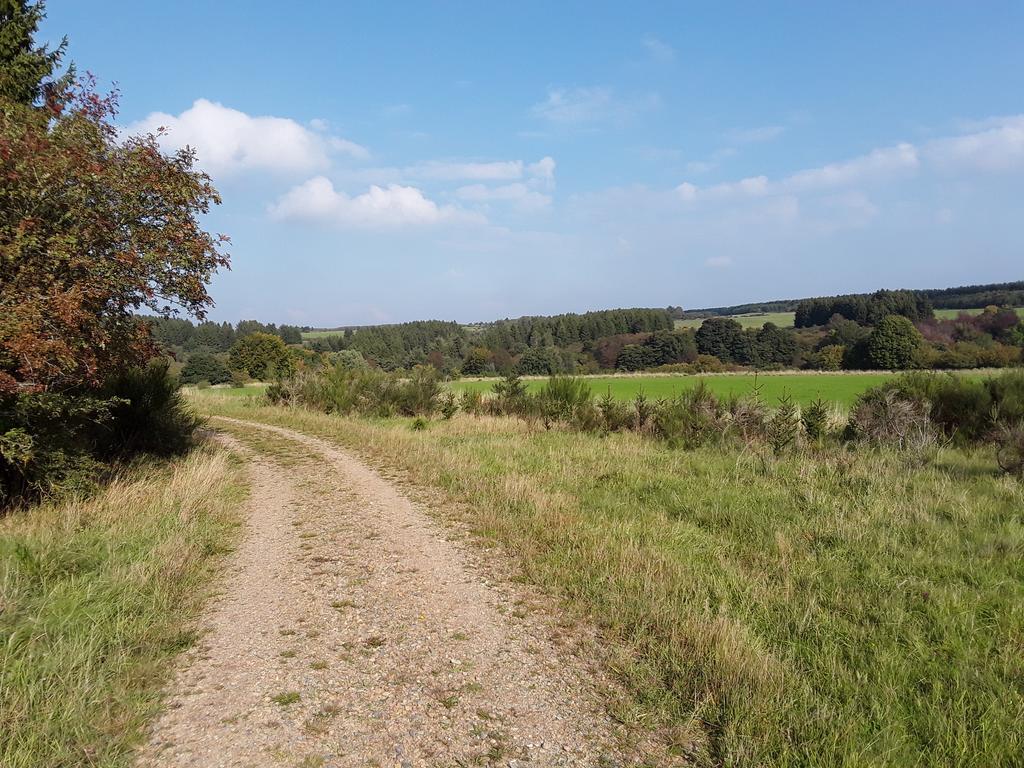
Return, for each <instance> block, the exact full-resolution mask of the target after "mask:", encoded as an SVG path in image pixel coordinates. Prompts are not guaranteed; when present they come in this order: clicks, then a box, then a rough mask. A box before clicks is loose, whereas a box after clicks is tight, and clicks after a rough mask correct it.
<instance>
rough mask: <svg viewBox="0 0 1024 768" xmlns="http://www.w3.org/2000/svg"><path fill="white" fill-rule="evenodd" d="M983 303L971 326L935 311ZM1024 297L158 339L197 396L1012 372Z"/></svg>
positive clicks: (816, 303) (178, 322) (162, 330)
mask: <svg viewBox="0 0 1024 768" xmlns="http://www.w3.org/2000/svg"><path fill="white" fill-rule="evenodd" d="M974 301H978V302H986V303H982V304H972V305H971V306H970V307H964V308H970V309H972V310H975V311H973V312H971V313H961V314H959V315H957V316H954V317H937V316H936V314H935V311H934V310H935V309H936V308H937V305H940V306H939V307H938V308H948V307H949V305H951V304H954V305H955V304H964V303H971V302H974ZM1020 304H1024V283H1000V284H992V285H978V286H964V287H960V288H946V289H937V290H932V291H906V290H900V291H877V292H875V293H872V294H847V295H842V296H827V297H818V298H811V299H803V300H800V301H798V302H796V303H795V304H794V303H793V302H785V303H782V302H779V303H771V304H765V305H753V304H751V305H741V306H739V307H731V308H728V309H754V308H760V309H770V308H774V307H777V306H785V307H790V308H791V309H792V311H793V312H794V313H795V320H794V326H795V327H794V328H782V327H778V326H776V325H774V324H772V323H770V322H768V323H765V324H764V325H763V326H762V327H760V328H747V327H743V326H742V325H741V324H740V323H739V322H737V320H735V319H733V318H731V317H727V316H721V315H712V316H710V317H706V318H704V319H703V321H702V322H701V325H700V326H699V327H697V328H676V327H675V320H676V319H677V318H678V316H679V314H680V312H681V310H680V309H679V308H678V307H668V308H666V309H650V308H648V309H643V308H633V309H612V310H603V311H595V312H586V313H582V314H572V313H566V314H560V315H552V316H529V317H520V318H515V319H508V318H506V319H503V320H496V321H493V322H487V323H476V324H473V325H463V324H460V323H457V322H454V321H442V320H422V321H414V322H407V323H396V324H392V325H376V326H358V327H348V328H344V329H338V330H337V331H336V332H334V331H323V330H320V331H315V332H311V331H312V329H309V328H299V327H297V326H294V325H280V326H277V325H274V324H263V323H259V322H257V321H255V320H243V321H241V322H240V323H238V324H237V325H231V324H230V323H214V322H202V323H199V324H193V323H192V322H190V321H189V320H186V319H181V318H153V319H152V320H151V323H152V329H153V335H154V338H155V339H156V340H157V341H158V342H159V343H160V344H161V345H162V346H163V348H164V349H165V350H166V351H167V353H168V355H169V357H170V358H171V359H172V365H175V366H176V367H177V370H178V371H179V372H180V374H181V376H182V379H183V380H184V381H185V382H186V383H199V382H204V381H205V382H208V383H211V384H217V383H224V382H228V381H235V382H236V383H237V382H239V381H244V380H246V379H247V378H267V377H272V376H273V375H274V374H275V373H276V374H283V373H287V372H290V371H292V370H294V369H296V368H302V367H304V366H312V367H317V366H319V365H321V364H324V363H328V362H337V363H341V364H343V365H346V366H349V367H357V368H358V367H373V368H380V369H382V370H385V371H403V370H404V371H409V370H412V369H413V368H414V367H415V366H417V365H428V366H431V367H433V368H435V369H436V370H437V371H439V372H440V373H441V374H442V375H444V376H446V377H457V376H498V375H504V374H506V373H509V372H513V371H514V372H516V373H519V374H523V375H553V374H579V373H600V372H608V371H615V370H620V371H645V370H650V371H662V372H680V373H702V372H715V371H723V370H742V369H754V370H779V369H791V368H792V369H809V370H825V371H835V370H877V369H884V370H892V369H895V370H902V369H921V368H924V369H942V370H961V369H970V368H1003V367H1008V366H1013V365H1017V364H1019V363H1020V361H1021V354H1022V353H1021V349H1022V346H1024V325H1022V322H1021V318H1020V316H1019V314H1018V313H1017V312H1015V311H1014V309H1013V307H1014V306H1018V305H1020Z"/></svg>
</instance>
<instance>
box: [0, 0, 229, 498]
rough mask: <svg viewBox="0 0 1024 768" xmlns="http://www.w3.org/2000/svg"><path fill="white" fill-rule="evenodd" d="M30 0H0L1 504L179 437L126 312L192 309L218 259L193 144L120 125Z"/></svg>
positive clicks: (198, 305)
mask: <svg viewBox="0 0 1024 768" xmlns="http://www.w3.org/2000/svg"><path fill="white" fill-rule="evenodd" d="M43 13H44V9H43V5H42V3H28V2H26V0H7V1H6V2H3V3H0V29H2V35H0V178H2V179H3V184H2V185H0V506H3V505H5V504H7V503H10V502H12V501H14V500H16V499H18V498H24V497H27V496H32V495H33V494H39V493H42V492H44V491H46V490H52V489H54V488H62V487H69V486H74V485H76V484H79V483H82V482H87V481H91V479H92V478H95V477H96V476H97V475H99V474H101V468H100V465H101V464H102V463H103V462H107V461H110V460H114V459H117V458H119V457H123V456H124V455H125V454H126V453H131V452H134V451H139V450H154V451H166V450H171V449H173V448H174V447H176V446H181V445H182V444H183V443H184V442H186V440H187V436H188V435H189V434H190V433H191V429H192V426H193V422H192V420H191V417H189V416H188V415H187V414H186V413H185V412H184V411H183V409H182V407H181V401H180V399H179V398H178V397H177V395H176V389H175V385H174V384H173V382H172V381H171V380H170V379H169V378H168V376H167V369H166V366H162V365H157V366H155V367H152V368H146V365H147V363H148V362H149V361H150V360H151V359H152V358H154V357H155V356H156V355H157V347H156V345H155V344H154V342H153V339H152V337H151V334H150V325H149V323H148V322H146V321H144V320H142V319H141V318H140V313H142V312H148V313H151V314H155V315H157V316H164V317H166V316H170V315H172V314H174V312H175V311H177V310H181V311H184V312H187V313H189V314H192V315H194V316H196V317H199V318H202V317H203V316H204V313H205V310H206V308H207V307H208V306H209V304H210V303H211V302H210V297H209V295H208V293H207V288H206V287H207V285H208V283H209V281H210V279H211V277H212V276H213V274H214V272H216V270H218V269H219V268H221V267H224V266H226V265H227V263H228V258H227V256H226V254H225V253H224V252H223V250H222V249H223V247H224V244H225V242H226V238H223V237H221V236H218V235H213V234H210V233H208V232H206V231H205V230H204V229H203V228H202V226H201V225H200V223H199V221H200V219H201V218H202V217H203V216H204V215H205V214H207V213H208V212H209V210H210V207H211V206H213V205H215V204H217V203H219V202H220V198H219V196H218V194H217V191H216V190H215V189H214V188H213V186H212V185H211V183H210V179H209V177H208V176H207V175H206V174H204V173H202V172H201V171H199V170H197V169H196V168H195V155H194V153H193V151H192V150H190V149H184V150H181V151H178V152H174V153H171V154H166V153H165V152H164V151H163V150H162V149H161V147H160V144H159V141H158V137H157V136H154V135H143V136H132V137H125V136H123V135H122V134H121V132H120V131H119V129H118V127H117V126H116V125H115V123H114V115H115V111H116V97H115V95H104V94H101V93H97V92H96V90H95V88H94V83H93V81H92V80H91V79H90V78H84V79H79V78H76V77H75V76H74V72H73V71H70V70H69V71H68V72H67V73H65V74H63V75H57V74H56V72H57V69H58V67H59V65H60V62H61V59H62V56H63V53H64V44H63V43H62V44H61V45H60V46H58V47H57V48H56V49H54V50H49V49H47V48H46V47H45V46H39V45H36V44H35V42H34V36H35V34H36V30H37V29H38V25H39V22H40V20H41V19H42V18H43Z"/></svg>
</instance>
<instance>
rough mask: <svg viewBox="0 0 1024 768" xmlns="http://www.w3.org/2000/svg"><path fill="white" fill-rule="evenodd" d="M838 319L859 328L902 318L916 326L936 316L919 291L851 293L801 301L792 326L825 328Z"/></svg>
mask: <svg viewBox="0 0 1024 768" xmlns="http://www.w3.org/2000/svg"><path fill="white" fill-rule="evenodd" d="M835 315H839V316H840V317H844V318H846V319H847V320H853V321H855V322H857V323H859V324H860V325H876V324H878V323H879V322H880V321H881V320H882V319H883V318H885V317H888V316H890V315H900V316H902V317H905V318H907V319H908V320H911V321H915V322H916V321H917V320H924V319H926V318H929V317H932V316H933V315H934V312H933V309H932V304H931V302H930V301H929V300H928V298H927V297H925V296H923V295H922V294H920V293H917V292H916V291H876V292H875V293H872V294H865V293H851V294H848V295H845V296H825V297H822V298H817V299H805V300H803V301H801V302H800V303H799V304H797V307H796V318H795V319H794V321H793V325H795V326H796V327H797V328H811V327H813V326H816V325H824V324H825V323H827V322H828V321H829V320H831V319H832V317H834V316H835Z"/></svg>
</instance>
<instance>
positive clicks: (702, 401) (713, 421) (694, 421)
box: [652, 381, 723, 448]
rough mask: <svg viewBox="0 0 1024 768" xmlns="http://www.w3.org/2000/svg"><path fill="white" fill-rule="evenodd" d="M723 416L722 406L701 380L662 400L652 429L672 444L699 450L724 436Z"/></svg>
mask: <svg viewBox="0 0 1024 768" xmlns="http://www.w3.org/2000/svg"><path fill="white" fill-rule="evenodd" d="M722 415H723V408H722V404H721V403H720V402H719V400H718V398H716V397H715V395H714V393H713V392H711V390H710V389H708V387H707V385H706V384H705V383H704V382H703V381H701V382H698V384H697V386H695V387H693V388H691V389H687V390H684V391H683V392H681V393H680V394H678V395H676V396H675V397H673V398H670V399H668V400H663V401H661V402H660V403H659V404H658V407H657V408H656V409H655V410H654V414H653V418H652V426H653V429H654V432H655V434H656V435H658V436H659V437H661V438H662V439H663V440H666V441H667V442H668V443H669V445H671V446H682V447H684V448H695V447H698V446H700V445H705V444H707V443H709V442H711V441H712V440H715V439H717V438H718V437H719V436H720V435H721V433H722V426H723V423H722Z"/></svg>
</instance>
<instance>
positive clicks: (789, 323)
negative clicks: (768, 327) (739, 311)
mask: <svg viewBox="0 0 1024 768" xmlns="http://www.w3.org/2000/svg"><path fill="white" fill-rule="evenodd" d="M795 317H796V313H795V312H759V313H757V314H749V315H729V319H731V320H736V321H737V322H739V324H740V325H742V326H743V327H744V328H760V327H761V326H762V325H764V324H765V323H775V325H777V326H779V327H780V328H792V327H793V318H795ZM706 319H707V318H704V317H694V318H691V319H689V320H676V328H677V329H678V328H700V324H701V323H703V322H704V321H705V320H706Z"/></svg>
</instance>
